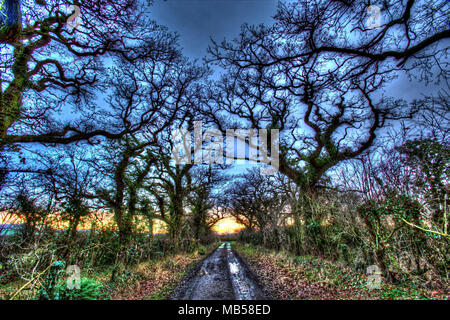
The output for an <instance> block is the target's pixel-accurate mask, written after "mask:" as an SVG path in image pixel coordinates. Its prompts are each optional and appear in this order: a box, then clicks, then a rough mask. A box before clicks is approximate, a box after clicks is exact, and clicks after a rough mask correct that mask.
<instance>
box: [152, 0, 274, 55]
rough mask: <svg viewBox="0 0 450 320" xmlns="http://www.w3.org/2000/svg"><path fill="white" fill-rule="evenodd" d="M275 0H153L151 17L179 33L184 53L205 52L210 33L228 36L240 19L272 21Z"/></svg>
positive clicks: (234, 32) (232, 34)
mask: <svg viewBox="0 0 450 320" xmlns="http://www.w3.org/2000/svg"><path fill="white" fill-rule="evenodd" d="M277 2H278V1H277V0H166V1H165V0H155V2H154V4H153V6H152V7H151V12H152V18H153V19H155V20H156V21H157V22H158V23H159V24H162V25H165V26H167V27H169V29H170V30H171V31H177V32H178V33H179V34H180V43H181V45H182V46H183V48H184V54H185V55H187V56H190V57H193V58H201V57H203V56H204V55H205V52H206V48H207V46H208V45H209V43H210V37H212V38H214V39H215V40H222V39H223V38H224V37H226V38H227V39H232V38H234V37H236V36H237V35H238V34H239V31H240V27H241V25H242V24H243V23H249V24H260V23H265V24H272V21H273V20H272V18H271V17H272V16H273V15H274V14H275V11H276V6H277Z"/></svg>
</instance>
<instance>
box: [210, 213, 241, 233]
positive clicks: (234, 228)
mask: <svg viewBox="0 0 450 320" xmlns="http://www.w3.org/2000/svg"><path fill="white" fill-rule="evenodd" d="M242 229H245V226H244V225H242V224H240V223H238V222H237V221H236V219H235V218H233V217H226V218H224V219H222V220H220V221H219V222H217V223H216V224H215V225H214V226H213V227H212V230H213V231H214V232H216V233H217V234H219V235H224V234H233V233H237V232H239V231H241V230H242Z"/></svg>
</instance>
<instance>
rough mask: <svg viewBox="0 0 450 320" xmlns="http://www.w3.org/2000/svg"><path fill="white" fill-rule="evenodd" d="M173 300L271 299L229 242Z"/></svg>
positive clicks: (196, 270)
mask: <svg viewBox="0 0 450 320" xmlns="http://www.w3.org/2000/svg"><path fill="white" fill-rule="evenodd" d="M171 299H172V300H263V299H267V298H266V296H265V295H264V294H263V292H262V290H261V288H260V287H259V285H258V284H257V282H256V281H255V278H254V276H253V274H252V273H251V271H250V270H248V268H247V266H246V265H245V263H243V261H242V260H241V259H240V258H239V256H238V255H237V254H236V253H235V252H233V250H232V249H231V247H230V244H229V243H223V244H222V245H220V246H219V247H218V248H217V249H216V250H214V252H212V253H211V254H210V255H209V256H208V257H206V258H205V259H204V260H203V261H201V262H200V263H199V264H198V265H197V266H195V267H194V268H193V269H192V270H191V271H190V272H189V273H188V274H187V276H186V277H185V278H184V279H183V280H182V281H181V283H180V285H179V286H178V288H177V289H176V290H175V291H174V293H173V294H172V296H171Z"/></svg>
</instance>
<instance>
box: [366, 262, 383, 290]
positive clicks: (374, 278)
mask: <svg viewBox="0 0 450 320" xmlns="http://www.w3.org/2000/svg"><path fill="white" fill-rule="evenodd" d="M367 274H368V277H367V288H368V289H370V290H374V289H381V270H380V267H378V266H377V265H372V266H369V267H368V268H367Z"/></svg>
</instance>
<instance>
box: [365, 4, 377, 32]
mask: <svg viewBox="0 0 450 320" xmlns="http://www.w3.org/2000/svg"><path fill="white" fill-rule="evenodd" d="M367 14H368V15H369V17H368V18H367V20H366V28H367V29H369V30H372V29H378V28H380V27H381V9H380V7H378V6H376V5H370V6H368V7H367Z"/></svg>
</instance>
